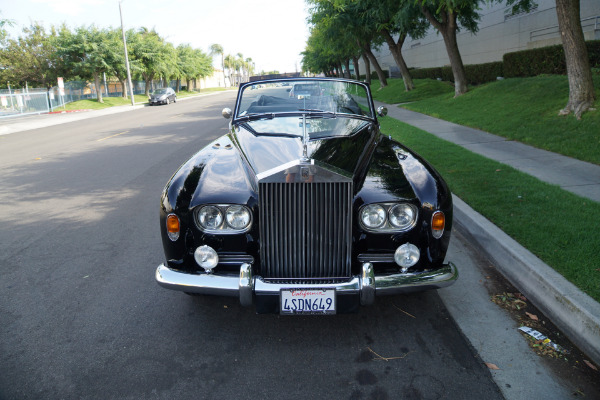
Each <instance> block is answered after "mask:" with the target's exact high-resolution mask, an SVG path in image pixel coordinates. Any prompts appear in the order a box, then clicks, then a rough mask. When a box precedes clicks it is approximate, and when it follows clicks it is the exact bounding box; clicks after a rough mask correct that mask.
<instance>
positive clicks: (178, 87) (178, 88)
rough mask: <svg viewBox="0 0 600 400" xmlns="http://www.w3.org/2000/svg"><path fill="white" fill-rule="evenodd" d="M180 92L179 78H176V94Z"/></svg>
mask: <svg viewBox="0 0 600 400" xmlns="http://www.w3.org/2000/svg"><path fill="white" fill-rule="evenodd" d="M180 90H181V78H177V93H179V91H180Z"/></svg>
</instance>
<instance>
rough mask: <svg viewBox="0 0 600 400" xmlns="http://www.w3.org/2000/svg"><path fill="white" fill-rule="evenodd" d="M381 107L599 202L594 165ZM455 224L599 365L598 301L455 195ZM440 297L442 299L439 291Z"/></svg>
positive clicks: (599, 177)
mask: <svg viewBox="0 0 600 400" xmlns="http://www.w3.org/2000/svg"><path fill="white" fill-rule="evenodd" d="M382 105H383V106H385V107H387V108H388V116H389V117H392V118H395V119H398V120H400V121H403V122H405V123H407V124H409V125H412V126H415V127H417V128H419V129H422V130H424V131H426V132H429V133H431V134H433V135H435V136H438V137H440V138H442V139H444V140H447V141H449V142H453V143H456V144H458V145H460V146H462V147H464V148H466V149H468V150H471V151H472V152H474V153H478V154H481V155H483V156H485V157H487V158H490V159H493V160H496V161H499V162H502V163H504V164H507V165H510V166H512V167H514V168H515V169H518V170H519V171H522V172H525V173H528V174H530V175H532V176H534V177H536V178H538V179H540V180H541V181H544V182H548V183H551V184H555V185H558V186H560V187H561V188H563V189H565V190H568V191H570V192H572V193H575V194H577V195H579V196H582V197H586V198H588V199H591V200H594V201H598V202H600V166H598V165H595V164H591V163H587V162H583V161H579V160H575V159H572V158H569V157H565V156H562V155H560V154H555V153H551V152H548V151H545V150H540V149H536V148H534V147H531V146H527V145H524V144H522V143H518V142H514V141H511V140H507V139H506V138H503V137H500V136H496V135H492V134H490V133H487V132H483V131H480V130H477V129H473V128H468V127H465V126H462V125H457V124H454V123H451V122H447V121H444V120H440V119H437V118H433V117H430V116H427V115H423V114H420V113H417V112H414V111H409V110H405V109H402V108H399V107H397V106H394V105H389V104H384V103H380V102H376V107H378V106H382ZM454 222H455V229H457V230H458V231H459V232H460V233H461V234H462V235H463V236H465V237H466V238H467V239H468V240H469V241H470V242H471V243H474V244H476V245H477V247H478V248H479V249H480V250H481V251H482V253H484V254H485V255H486V256H487V257H488V258H489V259H490V260H491V261H492V262H493V263H494V265H495V266H496V268H497V269H498V270H499V271H500V272H501V273H502V274H503V275H504V276H505V277H506V278H507V279H508V280H509V281H510V282H511V283H512V284H513V285H514V286H515V287H517V288H518V289H519V290H520V291H521V292H522V293H523V294H525V296H526V297H527V298H528V299H530V300H531V301H532V302H533V303H534V304H535V305H536V307H537V308H539V309H540V310H541V311H542V312H543V313H544V314H546V316H547V317H548V318H550V320H552V322H553V323H554V324H555V325H556V326H557V327H558V328H560V329H561V330H562V331H563V332H564V333H565V334H566V335H567V336H568V337H569V339H570V340H571V341H572V342H573V343H575V344H576V345H577V346H578V347H579V348H580V349H581V350H582V351H583V352H585V353H586V354H587V355H588V356H589V357H591V358H592V360H593V361H594V362H595V363H596V364H600V303H598V302H596V301H595V300H594V299H592V298H591V297H590V296H588V295H586V294H585V293H583V292H582V291H581V290H579V289H578V288H577V287H575V285H573V284H572V283H570V282H569V281H567V280H566V279H565V278H564V277H563V276H562V275H560V274H559V273H557V272H556V271H555V270H554V269H552V268H551V267H550V266H548V265H547V264H545V263H544V262H543V261H542V260H540V259H539V258H537V257H536V256H535V255H533V254H532V253H531V252H530V251H529V250H527V249H525V248H524V247H523V246H521V245H520V244H519V243H517V242H516V241H515V240H513V239H512V238H511V237H509V236H508V235H507V234H506V233H504V232H503V231H502V230H500V229H499V228H498V227H497V226H496V225H494V224H492V223H491V222H490V221H488V220H487V219H485V218H484V217H483V216H482V215H480V214H479V213H477V212H476V211H475V210H473V209H472V208H471V207H469V205H467V204H466V203H465V202H463V201H462V200H461V199H459V198H458V197H456V196H455V197H454ZM440 295H441V296H442V298H444V295H443V293H440ZM463 300H464V299H463Z"/></svg>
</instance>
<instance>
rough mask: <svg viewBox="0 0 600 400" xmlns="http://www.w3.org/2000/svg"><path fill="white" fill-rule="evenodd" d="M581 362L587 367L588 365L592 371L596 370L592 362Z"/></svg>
mask: <svg viewBox="0 0 600 400" xmlns="http://www.w3.org/2000/svg"><path fill="white" fill-rule="evenodd" d="M583 362H584V363H585V365H587V366H588V367H590V368H591V369H593V370H594V371H598V368H596V366H595V365H594V364H592V363H591V362H589V361H588V360H583Z"/></svg>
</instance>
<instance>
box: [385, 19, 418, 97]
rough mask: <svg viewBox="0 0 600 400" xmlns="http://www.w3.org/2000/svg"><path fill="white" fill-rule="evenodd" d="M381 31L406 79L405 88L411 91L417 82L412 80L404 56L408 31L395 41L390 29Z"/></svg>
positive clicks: (404, 79)
mask: <svg viewBox="0 0 600 400" xmlns="http://www.w3.org/2000/svg"><path fill="white" fill-rule="evenodd" d="M381 33H383V37H384V38H385V41H386V42H387V45H388V47H389V48H390V52H391V53H392V56H394V61H396V65H397V66H398V68H400V73H401V74H402V80H403V81H404V90H406V91H407V92H410V91H411V90H413V89H414V88H415V84H414V83H413V81H412V78H411V76H410V72H409V71H408V67H407V66H406V62H405V61H404V57H402V45H403V44H404V41H405V40H406V33H402V34H401V35H400V36H399V37H398V42H395V41H394V38H393V37H392V35H391V34H390V31H388V30H387V29H383V30H382V31H381Z"/></svg>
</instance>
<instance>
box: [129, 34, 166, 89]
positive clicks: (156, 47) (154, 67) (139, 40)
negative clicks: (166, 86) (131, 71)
mask: <svg viewBox="0 0 600 400" xmlns="http://www.w3.org/2000/svg"><path fill="white" fill-rule="evenodd" d="M130 47H131V49H132V50H131V52H132V55H133V58H134V59H135V60H137V62H138V63H139V64H138V65H139V67H140V74H141V75H142V78H143V79H144V81H145V82H146V90H145V93H146V96H148V95H149V94H150V86H151V83H152V81H153V79H154V78H155V77H158V76H161V75H163V76H164V75H169V71H171V72H173V71H174V67H173V65H172V64H171V63H173V54H174V49H173V46H172V45H171V48H168V47H167V46H166V45H165V42H164V40H163V39H162V38H161V37H160V36H159V35H158V33H156V31H155V30H149V29H148V28H145V27H142V28H140V29H139V30H138V34H137V35H136V36H135V40H133V42H132V43H131V46H130Z"/></svg>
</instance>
